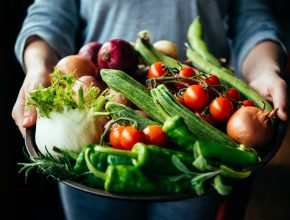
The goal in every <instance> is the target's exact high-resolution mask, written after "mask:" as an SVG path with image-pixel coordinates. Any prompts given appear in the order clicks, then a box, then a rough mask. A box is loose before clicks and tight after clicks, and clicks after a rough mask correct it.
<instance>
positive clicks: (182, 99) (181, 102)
mask: <svg viewBox="0 0 290 220" xmlns="http://www.w3.org/2000/svg"><path fill="white" fill-rule="evenodd" d="M173 96H174V97H175V98H176V100H177V101H178V102H179V103H180V104H181V105H184V106H186V104H185V102H184V98H181V97H179V96H178V95H177V94H176V93H174V94H173Z"/></svg>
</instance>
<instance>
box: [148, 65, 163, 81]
mask: <svg viewBox="0 0 290 220" xmlns="http://www.w3.org/2000/svg"><path fill="white" fill-rule="evenodd" d="M162 65H164V63H163V62H159V61H158V62H155V63H153V64H151V66H150V67H149V69H148V78H159V77H162V76H163V75H164V74H165V73H166V71H165V70H163V68H162Z"/></svg>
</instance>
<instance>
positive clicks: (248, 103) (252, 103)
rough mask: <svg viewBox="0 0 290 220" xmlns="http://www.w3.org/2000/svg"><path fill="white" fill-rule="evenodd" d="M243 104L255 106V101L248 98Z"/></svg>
mask: <svg viewBox="0 0 290 220" xmlns="http://www.w3.org/2000/svg"><path fill="white" fill-rule="evenodd" d="M242 105H243V106H255V103H254V102H252V101H251V100H249V99H246V100H244V101H242Z"/></svg>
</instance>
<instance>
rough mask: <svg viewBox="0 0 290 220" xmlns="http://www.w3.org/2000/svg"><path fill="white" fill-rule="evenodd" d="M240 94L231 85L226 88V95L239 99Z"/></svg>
mask: <svg viewBox="0 0 290 220" xmlns="http://www.w3.org/2000/svg"><path fill="white" fill-rule="evenodd" d="M240 96H241V95H240V92H239V91H238V90H237V89H235V88H233V87H231V88H228V90H227V92H226V97H228V98H231V99H234V100H236V101H239V100H240Z"/></svg>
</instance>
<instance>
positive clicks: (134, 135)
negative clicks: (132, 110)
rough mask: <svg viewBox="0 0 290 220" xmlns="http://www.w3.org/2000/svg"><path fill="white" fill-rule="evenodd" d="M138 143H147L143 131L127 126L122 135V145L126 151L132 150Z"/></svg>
mask: <svg viewBox="0 0 290 220" xmlns="http://www.w3.org/2000/svg"><path fill="white" fill-rule="evenodd" d="M138 142H142V143H144V142H145V137H144V134H143V132H142V131H141V130H138V129H136V128H134V127H133V126H126V127H125V128H124V130H123V131H122V134H121V140H120V143H121V145H122V148H123V149H125V150H131V149H132V147H133V145H134V144H136V143H138Z"/></svg>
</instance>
